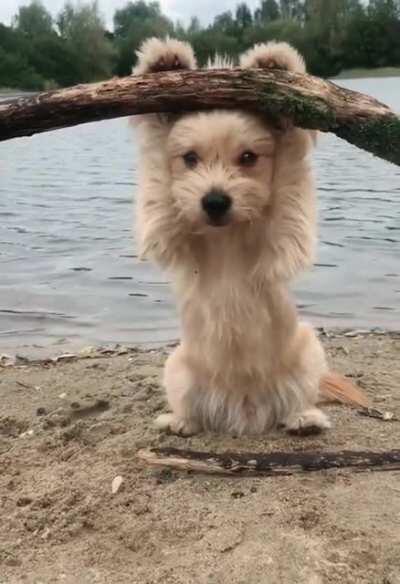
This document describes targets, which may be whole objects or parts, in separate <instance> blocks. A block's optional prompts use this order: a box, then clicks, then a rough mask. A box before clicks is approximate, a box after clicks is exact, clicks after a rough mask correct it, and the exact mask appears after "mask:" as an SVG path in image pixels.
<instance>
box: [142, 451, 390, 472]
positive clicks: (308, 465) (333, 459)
mask: <svg viewBox="0 0 400 584" xmlns="http://www.w3.org/2000/svg"><path fill="white" fill-rule="evenodd" d="M138 457H139V459H140V460H142V461H143V462H144V463H146V464H148V465H150V466H156V467H163V468H169V469H173V470H180V471H192V472H196V473H202V474H214V475H228V476H272V477H273V476H282V475H293V474H299V473H306V472H315V471H321V470H327V469H344V468H347V469H352V470H354V471H356V472H361V471H384V470H386V471H400V450H391V451H388V452H354V451H348V450H343V451H339V452H274V453H272V454H260V453H240V454H239V453H237V452H225V453H223V454H216V453H213V452H195V451H191V450H177V449H175V448H152V449H149V450H140V451H139V452H138Z"/></svg>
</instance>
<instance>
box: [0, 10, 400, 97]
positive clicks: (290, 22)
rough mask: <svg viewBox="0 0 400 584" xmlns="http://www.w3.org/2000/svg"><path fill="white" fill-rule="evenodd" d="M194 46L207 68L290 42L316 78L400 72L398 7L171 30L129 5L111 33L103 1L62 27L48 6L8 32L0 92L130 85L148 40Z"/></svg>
mask: <svg viewBox="0 0 400 584" xmlns="http://www.w3.org/2000/svg"><path fill="white" fill-rule="evenodd" d="M153 35H156V36H166V35H173V36H176V37H178V38H181V39H184V40H189V41H190V42H191V43H192V44H193V45H194V48H195V51H196V54H197V56H198V59H199V61H200V63H201V64H204V63H206V62H207V61H208V59H209V58H212V56H213V54H214V53H215V52H218V53H220V54H223V55H227V56H229V57H231V58H233V59H235V58H236V57H237V55H238V54H239V53H240V52H242V51H243V50H245V49H247V48H248V47H250V46H251V45H253V44H254V43H256V42H262V41H267V40H272V39H277V40H285V41H288V42H290V43H292V44H293V45H294V46H296V47H297V48H298V49H299V50H300V51H301V52H302V53H303V54H304V55H305V57H306V60H307V63H308V66H309V69H310V71H311V72H312V73H314V74H316V75H320V76H325V77H328V76H333V75H336V74H338V73H339V72H340V71H341V70H343V69H350V68H374V67H385V66H400V0H370V1H369V2H365V1H364V2H363V1H362V0H279V1H278V0H262V1H260V3H259V6H258V8H257V9H256V10H254V11H252V10H251V9H250V8H249V7H248V5H247V4H246V3H245V2H241V3H239V4H238V5H237V7H236V9H235V10H234V11H233V12H232V11H227V12H223V13H222V14H220V15H218V16H217V17H216V18H215V19H214V21H213V23H212V24H210V25H209V26H207V27H203V26H201V24H200V21H199V20H198V19H197V18H196V17H193V18H192V20H191V22H190V24H189V25H188V26H184V25H183V24H182V23H179V22H172V21H171V20H170V19H168V18H167V17H166V16H165V15H164V14H163V13H162V11H161V9H160V6H159V3H158V2H145V1H144V0H137V1H135V2H127V4H126V6H125V7H124V8H122V9H120V10H117V11H116V12H115V15H114V27H113V31H109V30H107V29H106V27H105V23H104V21H103V19H102V16H101V14H100V11H99V7H98V4H97V2H96V1H94V2H79V3H76V4H74V3H72V2H69V1H67V2H66V4H65V6H64V8H63V9H62V10H61V12H60V13H59V14H58V16H57V17H56V18H53V17H52V15H51V14H50V13H49V12H48V11H47V10H46V9H45V8H44V6H43V5H42V4H41V2H40V0H32V1H31V2H30V4H27V5H26V6H23V7H21V8H19V10H18V13H17V14H16V15H15V17H14V19H13V23H12V25H11V26H10V27H8V26H5V25H3V24H0V87H11V88H21V89H27V90H38V89H46V88H53V87H60V86H68V85H73V84H75V83H83V82H90V81H96V80H100V79H104V78H107V77H111V76H112V75H128V74H129V73H130V72H131V69H132V66H133V65H134V61H135V50H136V49H137V48H138V46H139V45H140V44H141V42H142V41H143V40H144V39H145V38H146V37H149V36H153Z"/></svg>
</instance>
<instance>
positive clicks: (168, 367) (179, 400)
mask: <svg viewBox="0 0 400 584" xmlns="http://www.w3.org/2000/svg"><path fill="white" fill-rule="evenodd" d="M164 386H165V389H166V392H167V398H168V403H169V406H170V408H171V410H172V413H170V414H161V415H160V416H159V417H158V418H157V420H156V426H157V427H158V428H159V429H160V430H166V431H169V432H171V433H172V434H178V435H179V436H192V435H193V434H197V433H198V432H200V430H201V427H200V424H199V422H198V420H197V419H196V412H195V411H194V408H193V406H192V395H193V392H194V391H196V379H195V375H194V372H193V371H192V370H191V368H190V367H189V365H188V364H187V362H186V359H185V352H184V347H183V346H182V345H181V346H179V347H178V348H177V349H175V351H174V352H173V353H172V354H171V355H170V356H169V358H168V359H167V362H166V364H165V370H164Z"/></svg>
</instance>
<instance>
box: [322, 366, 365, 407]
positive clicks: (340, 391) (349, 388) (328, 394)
mask: <svg viewBox="0 0 400 584" xmlns="http://www.w3.org/2000/svg"><path fill="white" fill-rule="evenodd" d="M319 388H320V393H321V401H325V402H326V401H333V402H340V403H342V404H347V405H350V406H353V407H360V406H361V407H363V408H368V407H369V400H368V397H367V396H366V395H365V394H364V393H363V392H362V391H361V389H360V388H358V387H357V386H356V385H354V383H352V382H351V381H349V380H348V379H346V377H343V376H342V375H339V374H338V373H333V372H330V373H327V374H326V375H324V376H323V377H322V379H321V383H320V387H319Z"/></svg>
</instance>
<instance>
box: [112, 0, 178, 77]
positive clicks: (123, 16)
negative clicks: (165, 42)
mask: <svg viewBox="0 0 400 584" xmlns="http://www.w3.org/2000/svg"><path fill="white" fill-rule="evenodd" d="M114 30H115V44H116V47H117V51H118V58H117V63H116V67H115V72H116V74H117V75H129V74H130V73H131V71H132V67H133V65H134V64H135V61H136V55H135V52H136V51H137V49H138V48H139V46H140V45H141V44H142V42H143V41H144V40H145V39H146V38H148V37H151V36H157V37H165V36H166V35H168V34H172V33H173V32H174V26H173V24H172V22H171V21H170V20H169V19H168V18H166V17H165V16H164V15H163V14H162V12H161V9H160V5H159V3H158V2H150V3H146V2H144V1H143V0H137V1H136V2H128V4H127V5H126V6H125V7H124V8H121V9H120V10H117V11H116V13H115V16H114ZM179 32H180V35H182V29H180V31H179Z"/></svg>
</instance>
